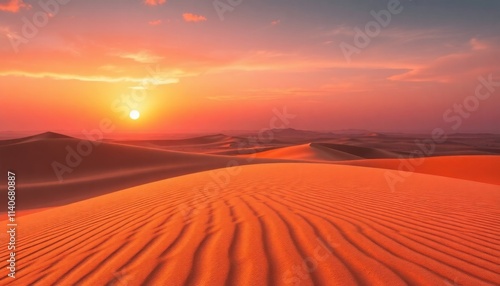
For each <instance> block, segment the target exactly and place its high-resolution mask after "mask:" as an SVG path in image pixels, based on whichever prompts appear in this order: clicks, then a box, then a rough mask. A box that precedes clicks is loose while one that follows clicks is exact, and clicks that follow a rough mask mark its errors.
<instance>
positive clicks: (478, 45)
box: [469, 38, 489, 51]
mask: <svg viewBox="0 0 500 286" xmlns="http://www.w3.org/2000/svg"><path fill="white" fill-rule="evenodd" d="M469 44H470V45H471V47H472V49H473V50H475V51H478V50H486V49H488V48H489V45H488V44H487V43H486V42H484V41H481V40H479V39H477V38H472V39H471V40H470V41H469Z"/></svg>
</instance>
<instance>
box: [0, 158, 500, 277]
mask: <svg viewBox="0 0 500 286" xmlns="http://www.w3.org/2000/svg"><path fill="white" fill-rule="evenodd" d="M239 171H240V174H238V175H236V176H229V177H228V178H229V181H227V185H225V187H224V188H223V189H221V190H220V191H219V190H217V189H215V190H214V189H213V190H211V191H209V192H203V191H202V189H203V186H205V185H206V183H207V182H211V181H213V178H212V177H213V176H214V174H221V173H219V172H221V170H214V171H212V173H211V172H210V171H209V172H202V173H196V174H191V175H186V176H182V177H177V178H171V179H168V180H164V181H158V182H154V183H150V184H147V185H142V186H138V187H135V188H131V189H126V190H123V191H119V192H116V193H112V194H107V195H104V196H100V197H95V198H92V199H89V200H85V201H81V202H77V203H74V204H71V205H67V206H61V207H56V208H53V209H51V210H47V211H43V212H39V213H35V214H31V215H26V216H24V217H20V218H19V222H18V223H19V227H18V231H19V236H18V252H17V255H18V272H17V279H16V280H12V279H10V278H8V277H5V276H6V275H4V277H2V278H1V279H0V284H2V285H33V284H35V285H269V286H271V285H498V284H499V283H500V266H499V265H500V207H499V205H500V188H499V186H495V185H489V184H483V183H476V182H469V181H464V180H458V179H451V178H444V177H437V176H431V175H422V174H414V175H412V176H411V177H409V178H408V179H407V181H405V182H404V183H403V184H401V185H400V186H399V188H398V190H397V191H396V192H390V190H389V188H388V187H387V184H386V182H385V179H384V171H383V170H379V169H371V168H361V167H352V166H334V165H322V164H263V165H255V166H245V167H241V169H240V170H239ZM221 178H222V176H221ZM4 253H5V252H2V261H5V260H6V258H7V257H6V256H5V255H4ZM6 266H7V265H6V263H5V262H2V269H5V267H6Z"/></svg>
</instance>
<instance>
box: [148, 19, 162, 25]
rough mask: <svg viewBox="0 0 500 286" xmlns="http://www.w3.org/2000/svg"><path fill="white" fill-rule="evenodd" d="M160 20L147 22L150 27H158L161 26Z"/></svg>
mask: <svg viewBox="0 0 500 286" xmlns="http://www.w3.org/2000/svg"><path fill="white" fill-rule="evenodd" d="M161 22H162V21H161V20H160V19H158V20H154V21H149V22H148V24H149V25H151V26H158V25H160V24H161Z"/></svg>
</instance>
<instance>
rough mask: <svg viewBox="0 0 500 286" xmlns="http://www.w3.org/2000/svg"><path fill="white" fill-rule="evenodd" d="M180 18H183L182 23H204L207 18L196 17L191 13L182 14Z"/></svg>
mask: <svg viewBox="0 0 500 286" xmlns="http://www.w3.org/2000/svg"><path fill="white" fill-rule="evenodd" d="M182 17H183V18H184V21H186V22H195V23H196V22H203V21H206V20H207V18H206V17H205V16H202V15H197V14H193V13H184V14H182Z"/></svg>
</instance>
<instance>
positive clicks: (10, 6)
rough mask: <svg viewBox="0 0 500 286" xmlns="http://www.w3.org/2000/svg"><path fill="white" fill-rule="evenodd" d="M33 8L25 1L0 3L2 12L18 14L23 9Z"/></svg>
mask: <svg viewBox="0 0 500 286" xmlns="http://www.w3.org/2000/svg"><path fill="white" fill-rule="evenodd" d="M23 8H25V9H29V8H31V5H30V4H26V3H24V1H23V0H2V1H0V11H5V12H11V13H17V12H19V11H20V10H21V9H23Z"/></svg>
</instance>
